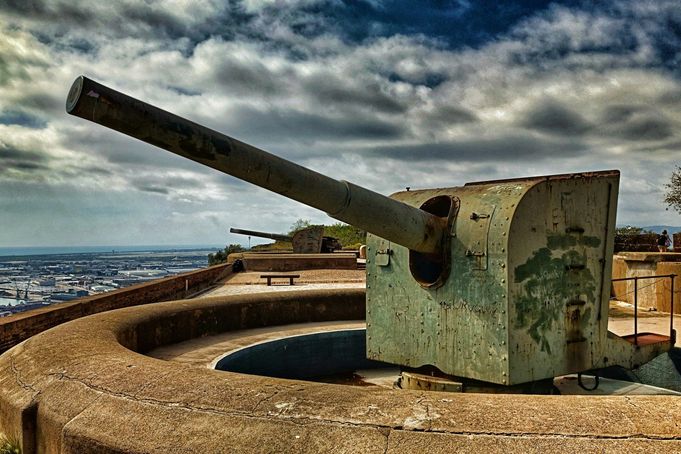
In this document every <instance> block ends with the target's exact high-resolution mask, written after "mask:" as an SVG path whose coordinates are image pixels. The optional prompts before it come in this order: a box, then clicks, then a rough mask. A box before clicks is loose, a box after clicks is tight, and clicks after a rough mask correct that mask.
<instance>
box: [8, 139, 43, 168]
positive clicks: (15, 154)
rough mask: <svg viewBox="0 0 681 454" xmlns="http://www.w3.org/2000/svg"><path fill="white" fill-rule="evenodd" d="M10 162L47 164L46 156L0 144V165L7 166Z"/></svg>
mask: <svg viewBox="0 0 681 454" xmlns="http://www.w3.org/2000/svg"><path fill="white" fill-rule="evenodd" d="M11 162H33V163H39V162H47V156H45V155H44V154H42V153H38V152H36V151H31V150H21V149H19V148H16V147H12V146H9V145H4V144H2V143H1V142H0V163H1V164H2V165H3V166H7V165H8V164H7V163H11Z"/></svg>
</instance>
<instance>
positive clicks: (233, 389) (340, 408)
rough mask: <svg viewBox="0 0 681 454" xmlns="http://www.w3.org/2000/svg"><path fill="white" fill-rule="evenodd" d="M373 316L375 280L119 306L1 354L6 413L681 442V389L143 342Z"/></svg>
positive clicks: (157, 424)
mask: <svg viewBox="0 0 681 454" xmlns="http://www.w3.org/2000/svg"><path fill="white" fill-rule="evenodd" d="M363 316H364V292H363V291H362V290H342V291H333V290H332V291H328V290H327V291H315V292H285V293H268V294H255V295H243V296H231V297H212V298H202V299H197V300H180V301H176V302H169V303H158V304H153V305H148V306H139V307H133V308H126V309H121V310H117V311H112V312H106V313H102V314H98V315H94V316H90V317H86V318H82V319H79V320H75V321H72V322H69V323H66V324H64V325H60V326H58V327H56V328H53V329H51V330H49V331H46V332H44V333H41V334H39V335H37V336H35V337H32V338H31V339H28V340H27V341H25V342H23V343H22V344H20V345H18V346H16V347H14V348H13V349H11V350H9V351H8V352H6V353H5V354H4V355H2V356H0V424H1V425H2V426H1V427H2V429H3V430H4V431H5V432H7V433H8V434H10V435H17V436H18V438H19V439H20V440H21V442H22V443H23V446H24V452H25V453H27V454H30V453H33V452H63V453H87V452H112V453H113V452H127V453H131V452H158V453H166V452H197V453H199V452H200V453H208V452H291V451H296V452H320V451H333V452H380V453H383V452H411V451H423V452H426V451H427V452H445V451H447V452H450V451H453V450H465V451H474V450H475V451H482V452H502V451H509V450H511V451H522V452H546V451H577V450H580V451H584V452H603V451H613V452H615V451H617V452H656V451H665V452H673V451H681V429H680V428H679V424H678V421H681V399H678V398H675V397H671V398H670V397H665V396H635V397H634V396H630V397H597V398H592V397H587V396H525V395H482V394H478V395H476V394H447V393H435V392H432V393H424V392H416V391H393V390H386V389H381V388H363V387H345V386H341V385H327V384H319V383H311V382H303V381H294V380H284V379H272V378H265V377H258V376H248V375H240V374H234V373H228V372H219V371H214V370H209V369H206V368H205V367H196V366H191V365H187V364H183V363H178V362H171V361H163V360H159V359H155V358H151V357H148V356H145V355H144V354H143V353H144V352H145V351H148V350H150V349H153V348H156V347H159V346H161V345H164V344H168V343H173V342H180V341H183V340H187V339H189V338H192V337H198V336H205V335H209V334H212V333H219V332H225V331H229V330H236V329H247V328H255V327H260V326H268V325H279V324H288V323H301V322H307V321H310V322H313V321H315V322H316V321H329V320H353V319H361V318H363Z"/></svg>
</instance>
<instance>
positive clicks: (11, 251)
mask: <svg viewBox="0 0 681 454" xmlns="http://www.w3.org/2000/svg"><path fill="white" fill-rule="evenodd" d="M224 247H225V246H224V245H216V244H190V245H151V246H53V247H41V246H37V247H0V257H2V256H16V255H52V254H88V253H89V254H92V253H99V252H102V253H106V252H108V253H111V252H112V251H113V252H116V253H118V252H150V251H154V252H156V251H183V250H185V251H186V250H194V249H223V248H224Z"/></svg>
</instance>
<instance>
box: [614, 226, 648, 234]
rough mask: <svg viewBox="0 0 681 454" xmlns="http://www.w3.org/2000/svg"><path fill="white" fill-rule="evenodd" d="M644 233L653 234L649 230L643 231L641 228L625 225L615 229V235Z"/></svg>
mask: <svg viewBox="0 0 681 454" xmlns="http://www.w3.org/2000/svg"><path fill="white" fill-rule="evenodd" d="M644 233H653V232H651V231H650V230H644V229H642V228H641V227H634V226H632V225H627V226H624V227H617V228H616V229H615V235H641V234H644Z"/></svg>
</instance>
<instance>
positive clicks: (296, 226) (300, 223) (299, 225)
mask: <svg viewBox="0 0 681 454" xmlns="http://www.w3.org/2000/svg"><path fill="white" fill-rule="evenodd" d="M308 227H312V222H310V220H309V219H298V220H297V221H296V222H294V223H293V224H292V225H291V227H289V231H288V234H289V235H293V234H294V233H296V232H298V231H300V230H303V229H306V228H308Z"/></svg>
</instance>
